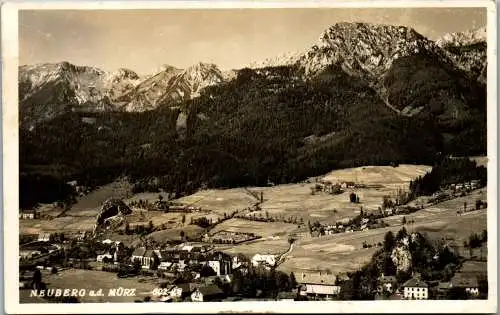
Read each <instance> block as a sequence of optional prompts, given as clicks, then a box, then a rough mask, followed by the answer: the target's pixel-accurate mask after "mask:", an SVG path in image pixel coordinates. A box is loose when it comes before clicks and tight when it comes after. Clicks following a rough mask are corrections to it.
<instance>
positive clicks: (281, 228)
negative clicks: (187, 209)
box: [211, 219, 297, 240]
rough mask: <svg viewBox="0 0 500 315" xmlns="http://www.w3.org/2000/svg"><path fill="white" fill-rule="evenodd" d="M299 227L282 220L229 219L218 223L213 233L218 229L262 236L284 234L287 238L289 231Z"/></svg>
mask: <svg viewBox="0 0 500 315" xmlns="http://www.w3.org/2000/svg"><path fill="white" fill-rule="evenodd" d="M296 228H297V226H296V225H294V224H288V223H282V222H258V221H250V220H243V219H229V220H227V221H224V222H222V223H221V224H218V225H217V226H216V227H215V228H214V229H212V230H211V233H215V232H218V231H229V232H244V233H254V234H256V235H259V236H262V237H268V236H272V235H282V236H283V237H285V240H287V236H286V235H288V233H290V232H292V231H294V230H295V229H296Z"/></svg>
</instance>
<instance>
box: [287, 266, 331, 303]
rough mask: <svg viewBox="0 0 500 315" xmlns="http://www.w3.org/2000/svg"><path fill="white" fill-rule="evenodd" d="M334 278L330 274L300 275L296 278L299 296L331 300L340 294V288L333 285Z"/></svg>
mask: <svg viewBox="0 0 500 315" xmlns="http://www.w3.org/2000/svg"><path fill="white" fill-rule="evenodd" d="M335 280H336V277H335V276H334V275H332V274H330V273H323V272H319V273H301V274H300V275H299V277H298V278H297V283H298V284H300V286H301V288H300V291H299V293H300V295H303V296H309V297H312V298H317V299H326V300H328V299H331V298H333V297H334V296H336V295H338V294H339V293H340V286H339V285H336V284H335Z"/></svg>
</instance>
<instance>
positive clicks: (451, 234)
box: [280, 189, 487, 273]
mask: <svg viewBox="0 0 500 315" xmlns="http://www.w3.org/2000/svg"><path fill="white" fill-rule="evenodd" d="M485 191H486V189H481V190H478V191H475V192H474V193H473V194H472V195H470V196H466V197H461V198H457V199H454V200H450V201H446V202H443V203H440V204H437V205H435V206H433V207H431V208H428V209H423V210H420V211H417V212H415V213H413V214H411V215H407V216H406V218H407V220H409V219H413V220H414V221H415V223H414V224H406V226H405V228H406V229H407V230H408V231H409V232H413V231H419V232H424V233H426V234H428V235H429V236H430V237H431V238H443V237H445V238H448V239H454V240H456V242H457V243H458V244H461V243H462V242H463V240H465V239H467V238H468V237H469V235H470V234H471V233H480V232H481V231H482V230H483V229H486V216H487V209H482V210H479V211H473V212H470V213H467V214H464V215H457V213H456V210H457V207H458V206H460V205H461V206H462V207H463V202H464V201H466V200H467V202H468V203H469V204H471V205H472V204H473V201H475V200H476V198H478V197H480V196H483V195H484V194H485ZM402 217H403V216H393V217H388V218H386V219H384V221H385V222H386V223H389V224H390V226H389V227H386V228H383V229H374V230H368V231H363V232H353V233H341V234H335V235H328V236H323V237H320V238H307V239H301V240H298V241H297V245H296V246H295V248H294V250H293V251H292V252H291V253H290V254H289V255H288V256H287V259H286V260H285V262H284V263H283V264H282V265H280V269H282V270H283V271H286V272H290V271H293V272H309V271H318V270H324V271H327V270H329V271H331V272H333V273H339V272H346V271H354V270H356V269H358V268H359V267H360V266H362V265H363V264H365V263H367V262H368V261H369V260H370V259H371V256H372V255H373V253H374V252H375V251H376V250H377V247H372V248H368V249H363V242H367V243H368V244H372V245H376V244H377V243H378V242H383V238H384V235H385V233H387V231H392V232H393V233H397V231H399V230H400V229H401V227H402V225H401V220H402Z"/></svg>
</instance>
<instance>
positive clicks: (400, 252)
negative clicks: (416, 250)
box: [391, 238, 412, 272]
mask: <svg viewBox="0 0 500 315" xmlns="http://www.w3.org/2000/svg"><path fill="white" fill-rule="evenodd" d="M408 245H409V239H408V238H405V239H403V240H401V242H400V243H399V244H398V245H397V246H396V247H394V249H393V250H392V253H391V259H392V262H393V263H394V265H395V266H396V270H397V271H398V272H409V271H410V269H411V266H412V258H411V252H410V249H409V247H408Z"/></svg>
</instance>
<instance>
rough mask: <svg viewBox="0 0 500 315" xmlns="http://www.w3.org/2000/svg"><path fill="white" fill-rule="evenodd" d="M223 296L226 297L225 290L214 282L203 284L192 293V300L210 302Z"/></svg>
mask: <svg viewBox="0 0 500 315" xmlns="http://www.w3.org/2000/svg"><path fill="white" fill-rule="evenodd" d="M223 298H225V294H224V291H222V290H221V289H220V288H219V287H218V286H216V285H214V284H211V285H205V286H201V287H199V288H196V289H195V290H194V291H193V293H191V301H193V302H210V301H217V300H222V299H223Z"/></svg>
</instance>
